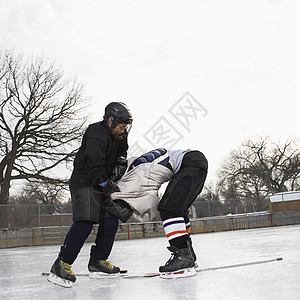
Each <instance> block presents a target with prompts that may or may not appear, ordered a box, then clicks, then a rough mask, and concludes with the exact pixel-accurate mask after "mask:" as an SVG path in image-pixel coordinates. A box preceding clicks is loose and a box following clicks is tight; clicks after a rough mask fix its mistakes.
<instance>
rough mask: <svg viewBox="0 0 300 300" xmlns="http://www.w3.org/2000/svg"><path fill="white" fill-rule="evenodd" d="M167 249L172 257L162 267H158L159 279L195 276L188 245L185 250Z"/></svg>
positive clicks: (173, 247)
mask: <svg viewBox="0 0 300 300" xmlns="http://www.w3.org/2000/svg"><path fill="white" fill-rule="evenodd" d="M168 249H169V250H170V251H171V252H172V256H171V258H170V259H169V260H168V261H167V262H166V264H165V265H164V266H160V267H159V272H160V273H161V274H160V277H161V278H165V279H172V278H181V277H191V276H195V275H196V274H197V273H196V270H195V262H194V259H193V254H192V252H191V248H190V247H189V245H188V247H187V248H182V249H179V248H177V247H175V246H170V247H168Z"/></svg>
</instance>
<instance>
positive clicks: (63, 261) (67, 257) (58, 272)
mask: <svg viewBox="0 0 300 300" xmlns="http://www.w3.org/2000/svg"><path fill="white" fill-rule="evenodd" d="M92 228H93V223H92V222H88V221H78V222H74V224H73V225H72V226H71V227H70V230H69V232H68V233H67V235H66V238H65V242H64V244H63V246H62V247H61V248H60V252H59V254H58V258H57V259H56V260H55V262H54V264H53V265H52V267H51V270H50V275H49V276H48V281H50V282H53V283H55V284H57V285H61V286H64V287H71V286H72V284H73V283H74V282H75V281H76V276H75V274H74V272H73V271H72V269H71V265H72V264H73V262H74V261H75V260H76V258H77V256H78V254H79V252H80V250H81V248H82V246H83V244H84V242H85V240H86V239H87V237H88V236H89V234H90V232H91V230H92Z"/></svg>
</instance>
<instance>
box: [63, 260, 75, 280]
mask: <svg viewBox="0 0 300 300" xmlns="http://www.w3.org/2000/svg"><path fill="white" fill-rule="evenodd" d="M60 263H61V267H62V268H63V270H64V271H65V272H66V273H68V274H70V275H73V276H75V273H74V272H73V271H72V269H71V266H70V265H69V264H67V263H66V262H64V261H62V260H61V261H60Z"/></svg>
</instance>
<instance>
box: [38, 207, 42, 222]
mask: <svg viewBox="0 0 300 300" xmlns="http://www.w3.org/2000/svg"><path fill="white" fill-rule="evenodd" d="M38 215H39V227H41V204H40V203H39V204H38Z"/></svg>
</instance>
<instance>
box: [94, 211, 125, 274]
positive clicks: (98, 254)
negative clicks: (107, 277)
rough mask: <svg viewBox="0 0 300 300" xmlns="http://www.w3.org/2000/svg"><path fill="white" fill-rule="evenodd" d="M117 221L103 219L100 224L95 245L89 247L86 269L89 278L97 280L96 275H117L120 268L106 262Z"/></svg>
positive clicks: (111, 218)
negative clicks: (88, 272)
mask: <svg viewBox="0 0 300 300" xmlns="http://www.w3.org/2000/svg"><path fill="white" fill-rule="evenodd" d="M118 226H119V221H118V219H117V218H115V217H108V218H105V219H104V220H103V221H101V222H100V224H99V228H98V232H97V237H96V241H95V245H93V246H92V247H91V252H90V260H89V264H88V269H89V271H90V277H91V278H97V275H103V274H117V273H119V272H120V268H119V267H116V266H114V265H113V264H111V263H110V261H108V260H107V259H108V257H109V255H110V253H111V250H112V247H113V244H114V239H115V235H116V232H117V230H118Z"/></svg>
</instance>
